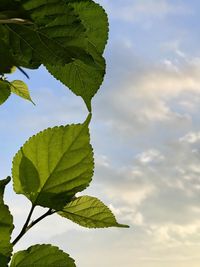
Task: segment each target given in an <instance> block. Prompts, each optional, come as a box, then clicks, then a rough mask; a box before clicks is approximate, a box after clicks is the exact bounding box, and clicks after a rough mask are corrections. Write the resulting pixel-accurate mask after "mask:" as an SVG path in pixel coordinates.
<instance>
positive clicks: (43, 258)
mask: <svg viewBox="0 0 200 267" xmlns="http://www.w3.org/2000/svg"><path fill="white" fill-rule="evenodd" d="M25 266H26V267H28V266H35V267H50V266H52V267H53V266H54V267H56V266H58V267H76V265H75V263H74V260H73V259H72V258H71V257H70V256H69V255H68V254H67V253H65V252H63V251H62V250H60V249H59V248H57V247H55V246H51V245H35V246H32V247H30V248H28V249H27V250H23V251H19V252H17V253H15V254H14V256H13V257H12V261H11V264H10V267H25Z"/></svg>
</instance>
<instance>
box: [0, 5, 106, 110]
mask: <svg viewBox="0 0 200 267" xmlns="http://www.w3.org/2000/svg"><path fill="white" fill-rule="evenodd" d="M9 3H10V2H9ZM9 3H8V4H6V2H5V1H3V2H2V3H1V4H0V19H1V17H2V18H4V17H5V18H7V19H8V20H9V19H10V18H12V17H13V16H14V18H16V17H19V18H21V19H24V20H26V21H29V22H30V23H29V24H27V25H26V24H17V23H5V24H1V25H0V42H2V45H1V44H0V47H1V46H2V47H3V48H4V50H5V52H6V53H3V54H4V55H5V54H6V57H5V56H4V57H5V59H4V60H3V58H2V59H1V57H0V60H2V62H3V61H4V62H5V66H4V65H2V63H1V64H0V73H6V72H10V70H11V68H12V66H18V67H20V66H21V67H26V68H30V69H37V68H38V67H39V66H40V65H41V64H43V65H45V66H46V68H47V70H48V71H49V72H50V73H51V74H52V75H53V76H54V77H55V78H56V79H58V80H60V81H61V82H62V83H63V84H64V85H66V86H67V87H68V88H70V89H71V90H72V92H73V93H75V94H76V95H78V96H81V97H82V98H83V100H84V101H85V103H86V105H87V108H88V110H89V111H91V99H92V98H93V96H94V95H95V94H96V92H97V91H98V89H99V87H100V86H101V84H102V82H103V78H104V75H105V60H104V58H103V56H102V54H103V51H104V48H105V45H106V43H107V39H108V18H107V15H106V13H105V11H104V9H103V8H102V7H101V6H100V5H99V4H97V3H95V2H93V1H91V0H77V1H76V0H74V1H73V0H72V1H67V0H66V1H60V0H50V1H46V0H37V1H35V0H21V1H19V2H17V3H15V4H13V5H12V1H11V3H10V8H9ZM2 56H3V55H2Z"/></svg>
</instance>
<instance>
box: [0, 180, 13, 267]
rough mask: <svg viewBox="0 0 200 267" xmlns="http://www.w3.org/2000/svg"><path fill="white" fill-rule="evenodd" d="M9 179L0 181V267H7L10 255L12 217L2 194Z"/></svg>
mask: <svg viewBox="0 0 200 267" xmlns="http://www.w3.org/2000/svg"><path fill="white" fill-rule="evenodd" d="M9 182H10V178H7V179H5V180H0V266H1V267H7V264H8V262H9V261H10V257H11V253H12V244H11V241H10V239H11V233H12V231H13V228H14V226H13V217H12V215H11V214H10V211H9V208H8V206H6V205H5V204H4V201H3V194H4V189H5V186H6V185H7V184H8V183H9Z"/></svg>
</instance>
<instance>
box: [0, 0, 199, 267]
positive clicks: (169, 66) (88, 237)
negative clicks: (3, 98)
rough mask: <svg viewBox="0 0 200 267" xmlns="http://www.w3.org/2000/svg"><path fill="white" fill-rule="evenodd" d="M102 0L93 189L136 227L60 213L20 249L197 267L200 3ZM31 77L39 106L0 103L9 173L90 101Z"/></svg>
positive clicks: (144, 265)
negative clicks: (33, 144)
mask: <svg viewBox="0 0 200 267" xmlns="http://www.w3.org/2000/svg"><path fill="white" fill-rule="evenodd" d="M99 3H101V4H102V5H103V6H104V7H105V9H106V10H107V12H108V14H109V19H110V39H109V44H108V46H107V49H106V52H105V56H106V58H107V65H108V67H107V75H106V78H105V82H104V85H103V86H102V88H101V90H100V91H99V93H98V94H97V95H96V97H95V99H94V100H93V113H94V115H93V121H92V124H91V138H92V144H93V147H94V150H95V161H96V169H95V175H94V180H93V182H92V184H91V187H90V188H88V189H87V191H86V192H85V194H90V195H93V196H97V197H99V198H100V199H102V200H103V201H104V202H105V203H106V204H107V205H109V206H110V208H111V209H112V210H113V211H114V213H115V214H116V216H117V218H118V221H120V222H121V223H126V224H129V225H130V228H129V229H106V230H85V229H83V228H81V227H79V226H76V225H74V224H72V223H71V222H68V221H66V220H64V219H62V218H59V217H58V216H56V215H55V216H54V217H52V218H50V219H48V220H45V221H44V222H42V223H41V224H40V225H38V226H36V227H35V228H34V229H33V230H31V232H30V233H28V234H27V235H26V238H24V239H23V240H22V241H21V242H19V244H18V245H17V247H16V249H24V248H26V247H27V246H30V245H31V244H34V243H36V242H38V243H49V242H50V243H53V244H55V245H58V246H59V247H61V248H62V249H63V250H65V251H67V252H69V253H70V255H71V256H72V257H74V258H75V259H76V262H77V266H78V267H113V266H115V267H122V266H123V267H133V266H140V267H165V266H166V267H169V266H170V267H177V266H179V267H189V266H190V267H191V266H192V267H199V265H200V256H199V248H200V205H199V204H200V46H199V41H200V31H199V12H200V2H199V1H197V0H190V1H186V0H115V1H111V0H102V1H101V0H99ZM28 74H29V75H30V77H31V79H30V80H29V81H26V82H27V83H28V85H29V88H30V90H31V94H32V98H33V100H34V102H35V103H36V106H33V105H32V104H30V103H28V102H24V101H23V100H21V99H19V98H18V97H17V96H12V97H11V98H10V99H9V100H8V101H7V103H5V104H4V105H3V106H1V109H0V116H1V124H0V131H1V138H0V151H1V152H0V162H1V163H0V166H1V177H5V176H7V175H9V174H10V169H11V161H12V157H13V155H14V154H15V152H16V151H17V150H18V149H19V147H20V146H21V145H22V144H23V143H24V142H25V140H26V139H27V138H28V137H29V136H31V135H32V134H34V133H37V132H38V131H40V130H42V129H44V128H46V127H49V126H54V125H61V124H68V123H71V122H81V121H84V119H85V117H86V116H87V110H86V108H85V105H84V103H83V102H82V100H81V99H79V98H78V97H76V96H74V95H73V94H72V93H71V92H70V91H69V90H67V89H66V88H64V87H63V86H62V85H61V84H59V83H58V82H57V81H55V80H54V79H53V78H52V77H50V76H49V74H48V73H47V71H46V70H45V69H43V68H41V69H40V70H38V71H28ZM16 77H17V78H21V79H24V77H23V76H22V75H21V74H20V73H16V74H15V75H14V77H13V78H16ZM6 200H7V202H8V203H9V205H10V207H11V210H12V212H13V214H14V216H15V222H16V224H17V226H16V230H15V232H14V235H16V234H17V232H18V231H19V228H20V226H21V224H22V222H23V220H24V218H25V216H26V214H27V212H28V209H29V207H30V204H29V202H28V201H26V199H25V198H24V197H23V196H16V195H15V194H14V193H12V188H11V186H10V187H9V188H8V190H7V194H6ZM40 212H41V211H40V210H38V214H39V213H40Z"/></svg>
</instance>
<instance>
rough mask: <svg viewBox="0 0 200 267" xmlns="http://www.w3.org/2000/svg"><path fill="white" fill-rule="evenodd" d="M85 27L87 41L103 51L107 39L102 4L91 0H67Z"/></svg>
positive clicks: (105, 17)
mask: <svg viewBox="0 0 200 267" xmlns="http://www.w3.org/2000/svg"><path fill="white" fill-rule="evenodd" d="M68 3H69V4H70V6H72V7H73V8H74V10H75V12H76V13H77V14H78V16H79V18H80V19H81V21H82V22H83V25H84V26H85V28H86V33H87V36H88V38H89V41H90V42H91V43H92V44H93V45H94V46H95V48H96V49H97V51H98V52H100V53H103V51H104V49H105V45H106V43H107V40H108V31H109V25H108V17H107V14H106V12H105V10H104V9H103V7H102V6H100V5H99V4H97V3H95V2H94V1H92V0H68Z"/></svg>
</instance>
